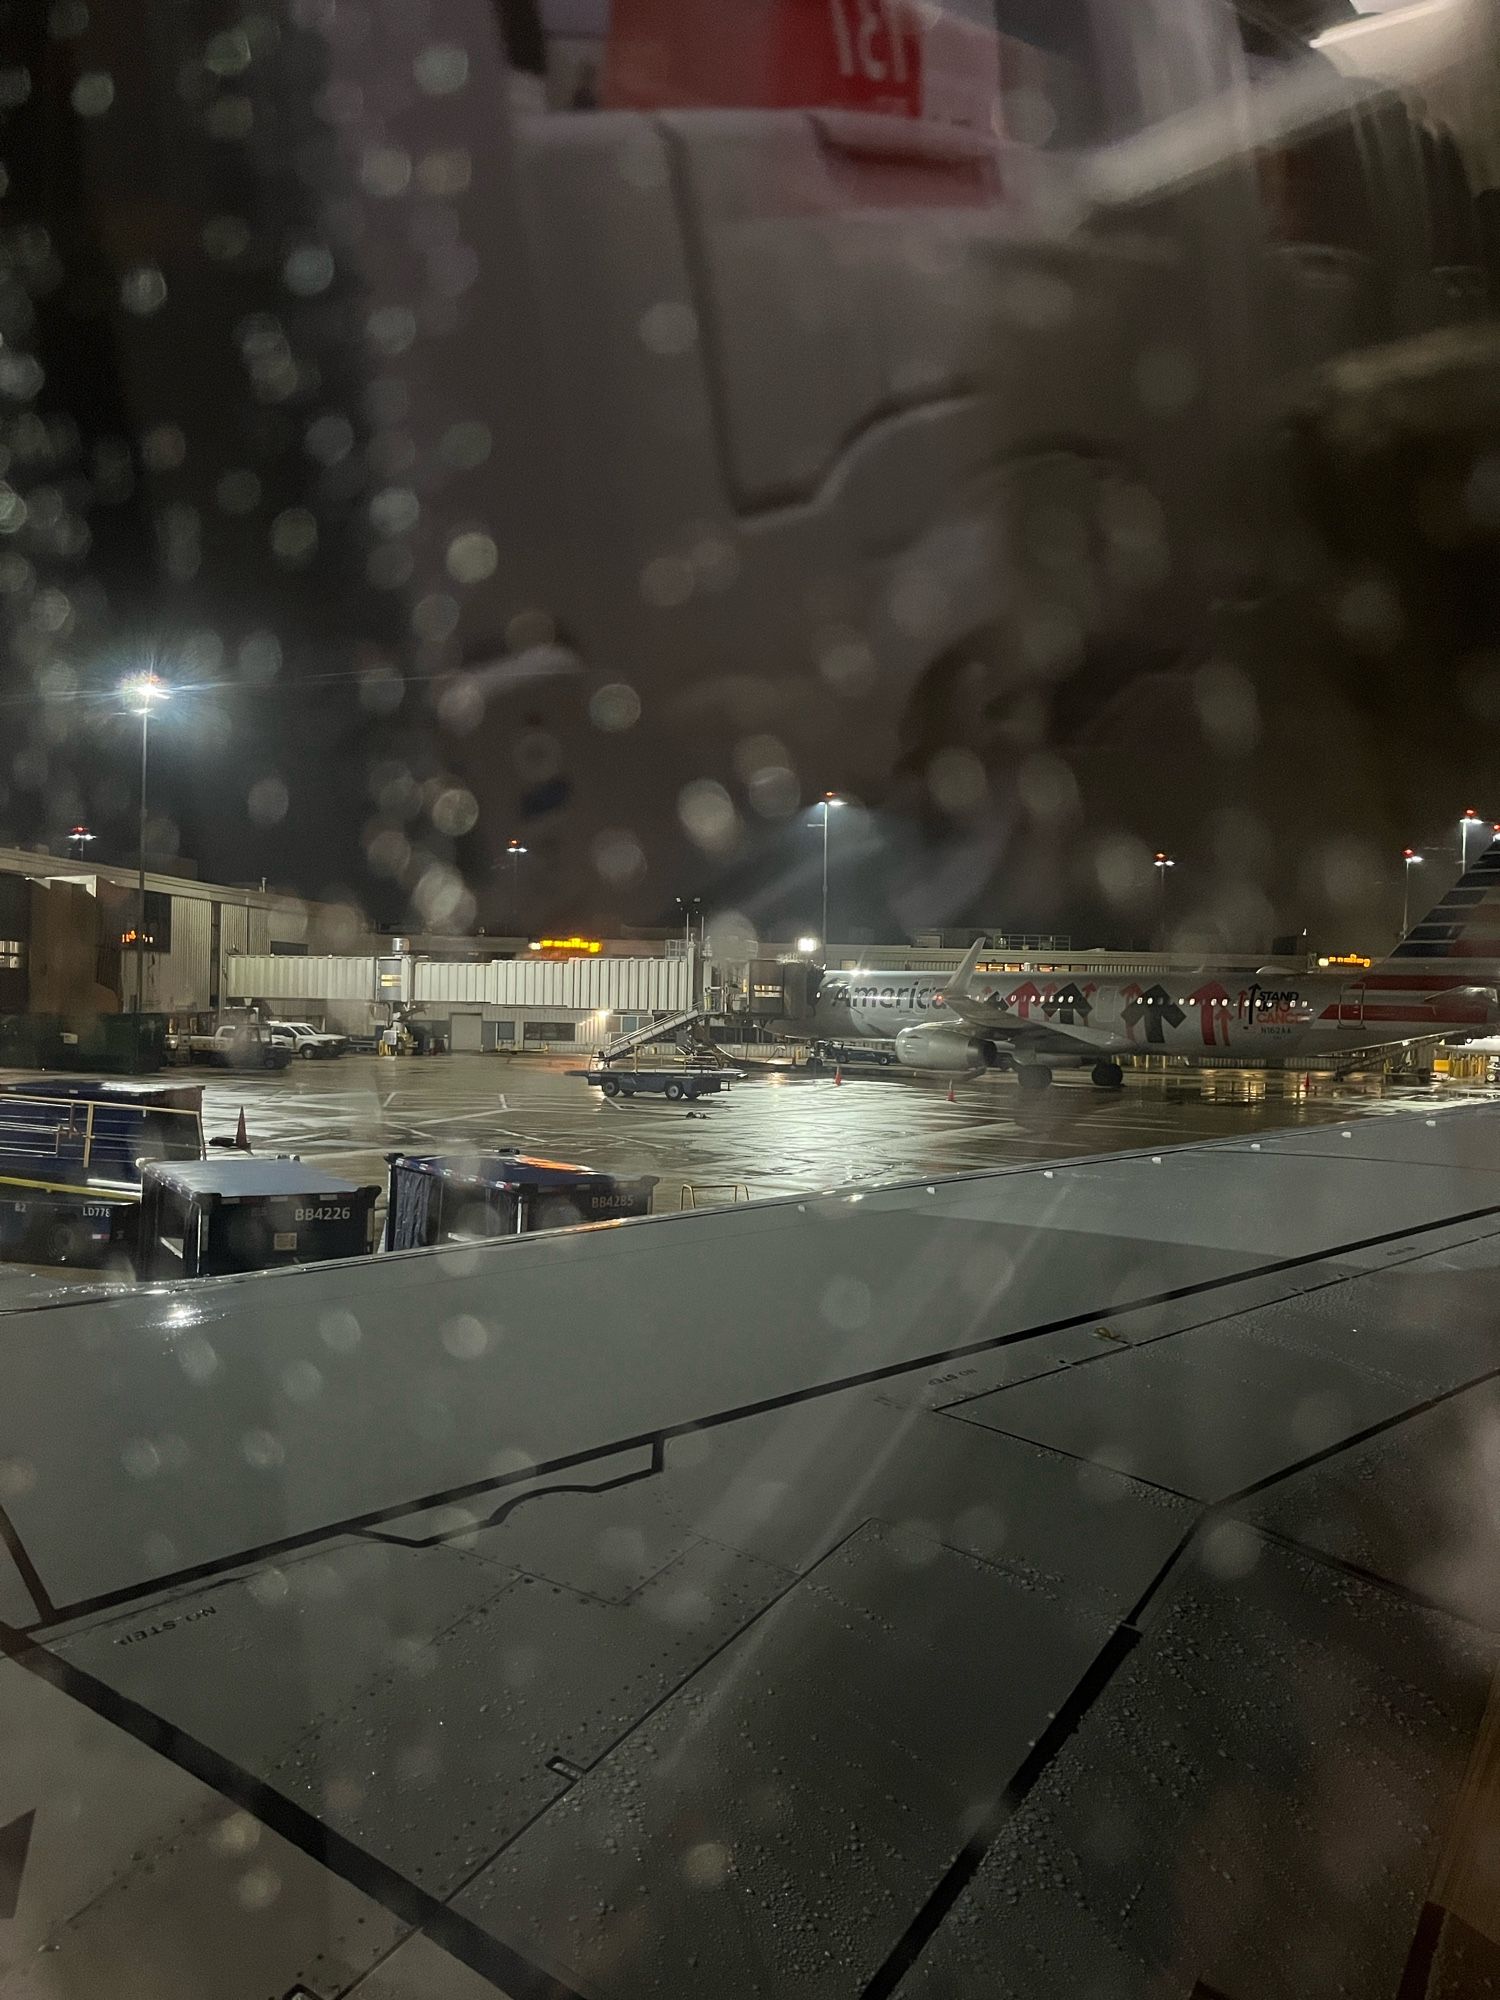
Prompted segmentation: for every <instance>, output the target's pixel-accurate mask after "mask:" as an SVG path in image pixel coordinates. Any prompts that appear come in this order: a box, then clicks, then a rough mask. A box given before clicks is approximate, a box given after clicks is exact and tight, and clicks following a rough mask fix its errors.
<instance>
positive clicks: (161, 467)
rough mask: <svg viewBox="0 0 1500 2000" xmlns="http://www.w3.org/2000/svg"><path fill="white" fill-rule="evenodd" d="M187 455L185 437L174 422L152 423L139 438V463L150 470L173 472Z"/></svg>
mask: <svg viewBox="0 0 1500 2000" xmlns="http://www.w3.org/2000/svg"><path fill="white" fill-rule="evenodd" d="M186 457H187V438H186V437H185V436H184V435H183V433H182V431H181V430H180V429H179V428H178V426H177V425H176V424H154V425H153V426H152V428H151V429H150V430H149V431H147V432H146V434H145V436H144V437H143V438H142V439H141V463H142V464H143V465H144V466H145V467H146V469H147V470H148V471H150V472H175V471H176V469H177V467H178V466H179V465H181V464H182V463H183V461H184V460H185V459H186Z"/></svg>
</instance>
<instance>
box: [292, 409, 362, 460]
mask: <svg viewBox="0 0 1500 2000" xmlns="http://www.w3.org/2000/svg"><path fill="white" fill-rule="evenodd" d="M302 443H303V448H304V450H305V451H306V452H307V454H308V456H309V458H315V459H317V460H318V462H319V463H320V464H322V465H337V464H338V462H339V460H340V459H341V458H347V457H348V456H349V453H350V452H351V451H353V449H354V426H353V424H351V423H350V421H349V419H348V418H347V417H341V416H339V415H338V414H337V413H334V412H331V413H330V414H329V415H327V416H323V417H317V418H315V419H314V420H313V422H312V423H310V424H309V425H308V427H307V429H306V431H305V432H304V434H303V439H302Z"/></svg>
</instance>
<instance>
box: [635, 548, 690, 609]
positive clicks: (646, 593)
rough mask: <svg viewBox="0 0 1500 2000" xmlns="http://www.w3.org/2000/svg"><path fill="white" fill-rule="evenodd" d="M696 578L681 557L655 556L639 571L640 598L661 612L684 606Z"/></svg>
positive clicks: (688, 564) (687, 563)
mask: <svg viewBox="0 0 1500 2000" xmlns="http://www.w3.org/2000/svg"><path fill="white" fill-rule="evenodd" d="M696 581H697V577H696V575H695V573H694V570H693V565H692V564H691V563H690V562H688V561H686V560H685V559H684V558H683V557H682V556H656V557H654V558H653V559H652V560H651V561H650V562H648V563H647V565H646V567H645V568H644V569H643V570H642V571H641V596H642V597H644V598H645V600H646V602H647V603H648V604H655V605H657V606H659V607H660V608H661V609H663V610H667V609H670V608H671V607H673V606H675V605H678V604H686V603H687V601H688V599H689V598H690V597H691V596H692V594H693V586H694V584H695V583H696Z"/></svg>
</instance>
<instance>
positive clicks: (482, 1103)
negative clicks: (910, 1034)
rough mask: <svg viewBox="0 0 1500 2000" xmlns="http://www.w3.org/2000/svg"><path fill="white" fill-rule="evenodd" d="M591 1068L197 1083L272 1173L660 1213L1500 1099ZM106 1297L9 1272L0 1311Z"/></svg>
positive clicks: (210, 1129)
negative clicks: (432, 1182)
mask: <svg viewBox="0 0 1500 2000" xmlns="http://www.w3.org/2000/svg"><path fill="white" fill-rule="evenodd" d="M576 1067H577V1059H576V1058H564V1057H538V1056H505V1055H448V1056H434V1057H405V1058H396V1059H393V1058H388V1057H377V1056H345V1057H341V1058H339V1059H337V1060H335V1061H328V1062H314V1063H295V1064H293V1065H292V1067H291V1068H290V1069H287V1070H285V1071H281V1072H277V1073H274V1074H270V1075H267V1074H264V1073H260V1072H252V1073H248V1074H244V1075H239V1074H234V1075H229V1074H225V1073H223V1072H219V1071H209V1070H204V1071H195V1072H194V1073H193V1075H194V1079H195V1080H201V1081H202V1083H203V1085H204V1119H203V1122H204V1131H205V1135H206V1136H207V1137H208V1138H210V1139H213V1138H215V1137H217V1138H220V1139H229V1138H232V1137H233V1135H234V1132H235V1127H236V1123H237V1121H238V1118H239V1113H240V1111H241V1110H242V1109H243V1111H244V1114H245V1124H246V1131H247V1136H248V1139H249V1141H250V1146H251V1149H252V1150H253V1151H254V1152H255V1153H257V1154H274V1153H291V1154H297V1155H300V1156H301V1157H302V1158H304V1159H309V1160H312V1159H315V1160H317V1161H318V1162H319V1163H320V1164H321V1165H323V1166H324V1167H326V1168H327V1169H329V1170H330V1171H332V1172H335V1173H339V1174H342V1175H346V1176H347V1177H348V1178H349V1179H350V1180H352V1181H355V1182H359V1183H364V1182H370V1181H374V1182H377V1183H378V1184H379V1185H380V1186H381V1187H382V1189H384V1186H385V1184H386V1181H387V1178H388V1168H387V1164H386V1155H387V1154H389V1153H392V1152H398V1151H401V1152H419V1153H443V1152H467V1151H475V1150H491V1149H501V1148H506V1147H511V1148H515V1149H516V1150H518V1151H521V1152H528V1153H538V1154H542V1155H545V1156H547V1157H549V1158H552V1159H557V1160H564V1161H569V1162H572V1163H575V1164H578V1165H582V1166H590V1167H597V1168H602V1169H605V1170H606V1171H610V1172H615V1173H621V1174H632V1175H635V1174H654V1175H655V1176H656V1177H657V1187H656V1191H655V1207H656V1208H657V1209H658V1210H662V1209H676V1208H680V1207H692V1206H703V1205H707V1204H710V1203H717V1202H725V1201H735V1200H739V1201H745V1200H764V1199H767V1198H769V1197H772V1196H776V1195H785V1194H799V1193H806V1192H808V1191H809V1190H812V1189H820V1188H834V1187H851V1186H874V1185H878V1184H880V1183H882V1182H892V1181H901V1180H910V1179H916V1178H920V1177H921V1176H924V1175H935V1174H957V1173H965V1172H973V1171H977V1170H982V1169H987V1168H997V1167H1014V1166H1024V1165H1026V1164H1028V1163H1030V1162H1034V1161H1037V1160H1053V1159H1075V1158H1079V1157H1086V1156H1089V1155H1094V1154H1101V1153H1113V1152H1119V1151H1130V1150H1139V1151H1149V1150H1151V1149H1153V1148H1156V1147H1165V1146H1175V1145H1183V1144H1187V1143H1191V1142H1194V1141H1203V1140H1212V1139H1224V1138H1235V1137H1240V1136H1243V1135H1247V1134H1248V1135H1250V1136H1252V1137H1253V1136H1255V1135H1257V1134H1260V1133H1263V1132H1271V1131H1278V1130H1283V1129H1287V1128H1297V1127H1302V1126H1308V1125H1317V1124H1324V1123H1331V1122H1334V1121H1336V1120H1340V1119H1344V1120H1347V1119H1348V1118H1350V1117H1351V1116H1358V1115H1371V1116H1378V1115H1381V1114H1383V1113H1388V1112H1391V1111H1398V1110H1410V1109H1412V1108H1413V1107H1414V1106H1419V1105H1422V1104H1427V1103H1431V1102H1432V1101H1433V1100H1434V1098H1437V1099H1440V1100H1441V1101H1443V1102H1452V1101H1454V1100H1455V1099H1457V1098H1469V1099H1485V1098H1491V1097H1494V1096H1495V1095H1497V1094H1500V1093H1497V1092H1495V1091H1491V1090H1488V1089H1484V1088H1480V1087H1475V1086H1460V1085H1449V1084H1445V1083H1437V1084H1434V1085H1428V1086H1420V1085H1413V1084H1393V1083H1387V1082H1385V1081H1383V1080H1382V1079H1380V1078H1379V1077H1377V1076H1374V1075H1372V1076H1369V1077H1357V1078H1351V1079H1348V1080H1345V1081H1341V1082H1336V1081H1334V1080H1333V1079H1332V1078H1330V1077H1326V1076H1306V1075H1301V1074H1298V1075H1292V1074H1278V1073H1267V1072H1261V1071H1245V1070H1216V1071H1207V1072H1203V1073H1197V1072H1191V1071H1181V1072H1169V1073H1166V1074H1157V1075H1140V1074H1135V1073H1132V1074H1131V1075H1129V1076H1128V1077H1127V1080H1126V1084H1125V1087H1124V1089H1122V1090H1119V1091H1104V1090H1099V1089H1096V1088H1095V1087H1094V1086H1093V1084H1092V1083H1091V1082H1090V1080H1089V1077H1088V1075H1087V1073H1086V1072H1083V1071H1079V1072H1060V1073H1059V1074H1058V1076H1057V1078H1056V1080H1055V1082H1054V1084H1053V1086H1052V1088H1051V1089H1050V1090H1047V1091H1040V1092H1024V1093H1023V1092H1022V1091H1021V1090H1020V1089H1019V1088H1018V1086H1017V1084H1016V1082H1015V1079H1014V1078H1013V1077H1011V1076H1006V1075H990V1076H984V1077H978V1078H973V1079H968V1080H964V1079H959V1080H957V1081H955V1082H954V1083H953V1085H952V1097H951V1100H950V1095H949V1089H950V1084H949V1080H948V1079H946V1078H940V1077H928V1076H917V1075H913V1074H911V1073H909V1072H905V1071H891V1070H866V1071H859V1070H853V1071H850V1072H848V1073H846V1074H845V1075H844V1076H843V1080H842V1081H841V1082H836V1081H835V1080H834V1078H833V1077H832V1076H830V1075H810V1074H808V1073H807V1072H805V1071H797V1070H761V1071H756V1072H752V1073H751V1074H749V1075H747V1076H746V1077H745V1079H744V1081H742V1082H740V1083H737V1084H734V1085H732V1086H731V1087H730V1088H729V1089H728V1090H727V1091H725V1092H723V1093H721V1094H720V1095H718V1096H714V1097H708V1098H702V1099H700V1100H699V1101H698V1102H697V1103H695V1104H691V1105H688V1104H680V1103H679V1104H671V1103H668V1102H666V1100H665V1099H662V1098H659V1097H639V1096H638V1097H635V1098H633V1099H631V1100H628V1101H627V1100H625V1099H623V1098H615V1099H612V1100H611V1099H606V1098H604V1097H603V1096H602V1095H601V1094H600V1092H599V1091H598V1090H597V1089H595V1088H593V1087H592V1086H590V1085H589V1084H587V1083H585V1082H584V1080H583V1079H582V1077H580V1076H577V1075H573V1074H570V1071H571V1070H573V1069H575V1068H576ZM382 1205H383V1196H382ZM116 1281H117V1282H118V1278H117V1280H116ZM99 1282H100V1278H99V1274H98V1273H83V1272H75V1273H69V1272H39V1271H37V1270H34V1269H32V1268H29V1267H25V1266H20V1265H0V1309H4V1308H5V1307H7V1306H10V1307H14V1306H17V1305H21V1304H25V1303H27V1302H28V1301H30V1300H33V1299H35V1298H37V1297H38V1296H40V1295H41V1294H42V1293H44V1292H46V1291H50V1290H52V1289H54V1288H55V1287H56V1286H58V1285H59V1284H61V1285H63V1286H65V1287H67V1288H69V1289H71V1288H73V1287H74V1286H76V1285H79V1284H83V1285H86V1286H97V1285H98V1283H99Z"/></svg>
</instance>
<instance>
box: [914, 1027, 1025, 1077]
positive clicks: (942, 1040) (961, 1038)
mask: <svg viewBox="0 0 1500 2000" xmlns="http://www.w3.org/2000/svg"><path fill="white" fill-rule="evenodd" d="M896 1060H897V1062H901V1063H905V1065H906V1067H907V1068H908V1069H945V1070H946V1069H952V1070H971V1069H998V1068H1000V1067H1002V1066H1003V1065H1004V1063H1005V1062H1006V1060H1007V1056H1006V1052H1005V1051H1004V1050H1003V1049H1001V1048H999V1047H998V1046H997V1045H996V1044H995V1043H994V1042H992V1041H990V1040H989V1039H988V1037H987V1036H984V1035H976V1034H974V1033H973V1032H971V1030H969V1029H968V1028H961V1027H959V1026H958V1025H957V1023H956V1022H948V1021H923V1022H922V1023H921V1024H920V1026H918V1027H914V1028H903V1029H902V1030H901V1032H900V1033H899V1034H898V1035H897V1037H896Z"/></svg>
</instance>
